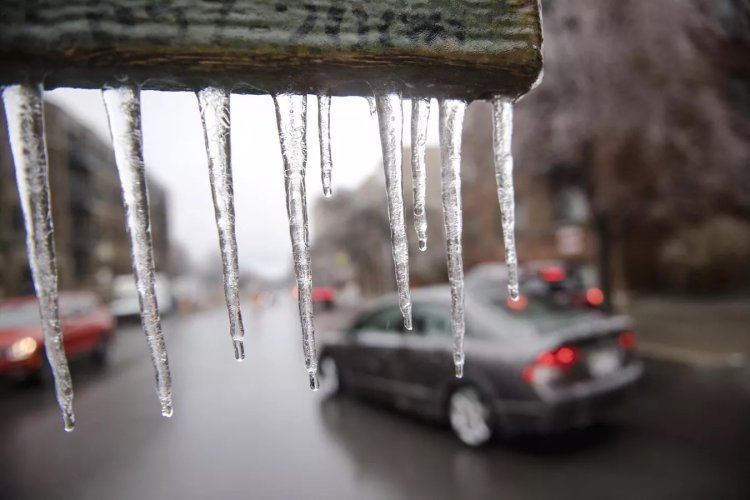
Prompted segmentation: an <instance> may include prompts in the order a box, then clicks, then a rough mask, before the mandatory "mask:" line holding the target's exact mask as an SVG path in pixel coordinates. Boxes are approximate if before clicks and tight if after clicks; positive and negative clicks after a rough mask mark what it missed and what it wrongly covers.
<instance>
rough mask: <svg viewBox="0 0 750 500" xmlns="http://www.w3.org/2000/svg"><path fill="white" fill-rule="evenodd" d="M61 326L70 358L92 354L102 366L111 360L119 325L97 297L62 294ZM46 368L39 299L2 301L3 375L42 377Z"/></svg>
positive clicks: (0, 362)
mask: <svg viewBox="0 0 750 500" xmlns="http://www.w3.org/2000/svg"><path fill="white" fill-rule="evenodd" d="M60 323H61V326H62V332H63V345H64V346H65V353H66V354H67V356H68V358H69V359H72V358H76V357H79V356H83V355H91V356H92V357H93V358H94V360H95V361H96V362H97V363H99V364H104V363H105V362H106V361H107V356H108V353H109V347H110V345H111V342H112V339H113V336H114V333H115V326H116V323H115V320H114V318H113V317H112V314H111V313H110V312H109V310H108V309H107V308H106V307H104V306H103V305H102V303H101V302H100V301H99V299H98V298H97V297H96V296H95V295H93V294H91V293H87V292H68V293H62V294H60ZM45 365H46V362H45V357H44V337H43V335H42V327H41V322H40V319H39V305H38V303H37V300H36V297H18V298H13V299H7V300H4V301H0V375H5V376H10V377H13V378H38V377H39V376H40V375H41V374H42V372H43V370H44V368H45Z"/></svg>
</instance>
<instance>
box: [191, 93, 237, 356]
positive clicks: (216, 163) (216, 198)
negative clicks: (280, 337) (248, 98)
mask: <svg viewBox="0 0 750 500" xmlns="http://www.w3.org/2000/svg"><path fill="white" fill-rule="evenodd" d="M229 97H230V93H229V91H228V90H225V89H219V88H215V87H209V88H206V89H203V90H200V91H199V92H198V106H199V108H200V113H201V121H202V122H203V134H204V139H205V142H206V154H207V156H208V172H209V177H210V179H211V196H212V198H213V202H214V215H215V216H216V227H217V228H218V230H219V247H220V250H221V263H222V267H223V273H224V297H225V298H226V302H227V311H228V312H229V333H230V335H231V337H232V343H233V345H234V358H235V359H236V360H237V361H242V360H243V359H245V346H244V343H243V338H244V336H245V328H244V326H243V325H242V311H241V310H240V284H239V283H240V271H239V264H238V259H237V236H236V233H235V223H234V189H233V186H232V163H231V146H230V140H229V128H230V114H229Z"/></svg>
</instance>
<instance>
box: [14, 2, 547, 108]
mask: <svg viewBox="0 0 750 500" xmlns="http://www.w3.org/2000/svg"><path fill="white" fill-rule="evenodd" d="M541 45H542V32H541V18H540V7H539V4H538V0H352V1H342V0H305V1H296V0H161V1H160V0H96V1H91V0H66V1H59V0H34V1H31V0H3V1H2V2H0V68H2V71H0V85H2V84H8V83H13V82H18V81H23V80H28V79H32V80H33V79H37V80H38V79H42V78H43V79H44V83H45V86H46V87H47V88H53V87H59V86H66V87H84V88H99V87H101V86H103V85H108V84H115V83H118V82H121V81H122V80H123V79H128V80H129V81H132V82H135V83H138V84H141V85H143V87H144V88H149V89H171V90H180V89H181V90H187V89H190V90H195V89H197V88H200V87H205V86H208V85H218V86H223V87H229V88H232V89H233V90H234V91H235V92H246V93H270V92H277V91H280V90H285V89H288V90H294V91H298V92H306V93H316V92H319V91H324V90H328V91H330V92H331V93H332V94H334V95H368V94H370V93H371V88H370V87H374V86H378V85H381V84H384V83H387V82H391V81H395V82H398V83H401V84H402V85H403V88H404V93H405V94H406V95H430V96H436V97H456V98H465V99H468V100H472V99H476V98H485V97H488V96H490V95H493V94H498V93H501V94H506V95H511V96H517V95H521V94H524V93H525V92H527V91H528V90H529V88H530V87H531V86H532V85H533V83H534V82H535V81H536V79H537V77H538V75H539V73H540V70H541V67H542V55H541ZM368 83H369V85H368Z"/></svg>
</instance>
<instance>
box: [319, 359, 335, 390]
mask: <svg viewBox="0 0 750 500" xmlns="http://www.w3.org/2000/svg"><path fill="white" fill-rule="evenodd" d="M318 376H319V378H320V385H319V387H318V392H320V394H321V395H322V396H323V397H327V398H328V397H333V396H336V395H338V394H339V393H341V375H340V374H339V369H338V366H337V365H336V361H334V359H333V358H332V357H330V356H326V357H324V358H323V359H321V360H320V364H319V365H318Z"/></svg>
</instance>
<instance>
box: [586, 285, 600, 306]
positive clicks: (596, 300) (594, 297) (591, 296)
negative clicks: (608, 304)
mask: <svg viewBox="0 0 750 500" xmlns="http://www.w3.org/2000/svg"><path fill="white" fill-rule="evenodd" d="M586 302H588V303H589V304H591V305H592V306H600V305H602V304H603V303H604V292H602V291H601V290H599V289H598V288H589V289H588V290H586Z"/></svg>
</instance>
